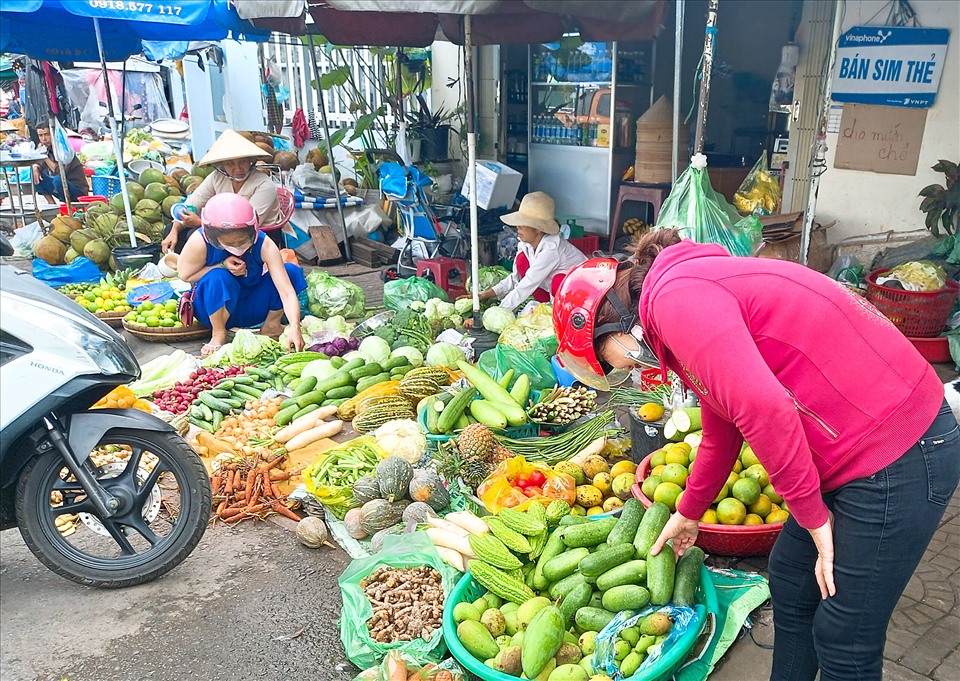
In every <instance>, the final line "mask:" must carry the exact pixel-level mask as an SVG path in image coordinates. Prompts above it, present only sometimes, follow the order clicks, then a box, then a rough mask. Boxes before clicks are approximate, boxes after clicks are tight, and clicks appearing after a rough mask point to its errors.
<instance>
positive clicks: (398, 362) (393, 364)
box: [377, 356, 410, 373]
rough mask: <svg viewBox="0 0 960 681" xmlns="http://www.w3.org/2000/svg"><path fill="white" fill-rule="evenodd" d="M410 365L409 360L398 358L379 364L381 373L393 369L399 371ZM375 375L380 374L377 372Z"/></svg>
mask: <svg viewBox="0 0 960 681" xmlns="http://www.w3.org/2000/svg"><path fill="white" fill-rule="evenodd" d="M407 364H410V360H409V359H407V358H406V357H402V356H398V357H391V358H390V359H388V360H387V361H386V362H380V367H381V371H393V370H394V369H399V368H400V367H402V366H404V365H407ZM377 373H380V372H379V371H378V372H377Z"/></svg>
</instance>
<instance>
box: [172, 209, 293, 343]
mask: <svg viewBox="0 0 960 681" xmlns="http://www.w3.org/2000/svg"><path fill="white" fill-rule="evenodd" d="M201 220H202V223H203V226H202V228H201V229H200V230H198V231H197V232H195V233H194V234H192V235H191V236H190V238H189V240H188V241H187V244H186V246H184V249H183V253H181V254H180V259H179V260H178V261H177V271H178V273H179V275H180V278H181V279H182V280H183V281H185V282H188V283H192V284H194V288H193V306H194V314H195V315H196V318H197V319H198V320H199V321H200V323H201V324H203V325H204V326H208V327H210V328H211V329H212V331H213V334H212V336H211V338H210V342H209V343H207V344H206V345H204V346H203V348H201V351H200V353H201V354H202V355H204V356H206V355H209V354H212V353H214V352H216V351H217V350H219V349H220V347H222V346H223V344H224V343H225V342H226V340H227V329H228V328H230V327H242V328H247V327H251V326H261V329H260V333H262V334H263V335H265V336H271V337H277V336H279V335H280V333H281V332H282V330H283V326H282V324H281V318H282V317H283V315H284V313H286V316H287V319H288V320H289V322H290V332H289V333H288V341H287V347H288V349H290V348H291V347H293V348H294V349H296V350H302V349H303V345H304V342H303V336H302V334H301V333H300V303H299V301H298V299H297V294H299V293H300V291H303V290H304V289H305V288H306V287H307V282H306V279H305V278H304V276H303V270H302V269H300V268H299V267H298V266H296V265H293V264H290V263H284V262H283V259H282V258H281V256H280V249H279V248H277V245H276V244H275V243H273V241H271V240H270V239H267V238H266V237H265V235H264V233H263V232H261V231H260V230H259V229H258V222H257V213H256V211H255V210H254V208H253V205H252V204H251V203H250V201H249V200H248V199H246V198H244V197H243V196H240V195H239V194H232V193H226V194H217V195H216V196H214V197H213V198H211V199H210V200H209V201H208V202H207V204H206V205H205V206H204V208H203V212H202V213H201ZM268 275H269V276H268Z"/></svg>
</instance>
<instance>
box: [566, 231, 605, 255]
mask: <svg viewBox="0 0 960 681" xmlns="http://www.w3.org/2000/svg"><path fill="white" fill-rule="evenodd" d="M567 241H569V242H570V243H571V244H572V245H574V246H576V247H577V248H578V249H579V250H580V252H581V253H583V254H584V255H585V256H587V257H588V258H592V257H593V253H594V251H598V250H600V237H598V236H597V235H595V234H590V235H588V236H584V237H580V238H578V239H567Z"/></svg>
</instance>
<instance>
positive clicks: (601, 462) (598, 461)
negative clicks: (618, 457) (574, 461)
mask: <svg viewBox="0 0 960 681" xmlns="http://www.w3.org/2000/svg"><path fill="white" fill-rule="evenodd" d="M581 468H583V474H584V475H585V476H587V479H588V480H593V479H594V478H595V477H597V475H598V474H600V473H609V472H610V464H608V463H607V460H606V459H604V458H603V457H602V456H600V455H599V454H591V455H590V456H588V457H587V458H585V459H584V460H583V465H582V466H581Z"/></svg>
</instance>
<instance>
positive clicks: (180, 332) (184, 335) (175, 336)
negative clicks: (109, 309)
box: [121, 318, 210, 343]
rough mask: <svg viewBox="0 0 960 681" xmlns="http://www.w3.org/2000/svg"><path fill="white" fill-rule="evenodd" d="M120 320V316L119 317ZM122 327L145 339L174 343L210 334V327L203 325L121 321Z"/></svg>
mask: <svg viewBox="0 0 960 681" xmlns="http://www.w3.org/2000/svg"><path fill="white" fill-rule="evenodd" d="M121 321H123V320H122V318H121ZM123 328H124V329H126V330H127V331H129V332H130V333H131V334H133V335H134V336H136V337H137V338H141V339H143V340H145V341H155V342H158V343H176V342H178V341H188V340H198V339H200V338H205V337H206V336H209V335H210V329H208V328H206V327H205V326H190V327H183V326H181V327H179V328H175V327H162V326H146V325H143V324H131V323H129V322H123Z"/></svg>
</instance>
